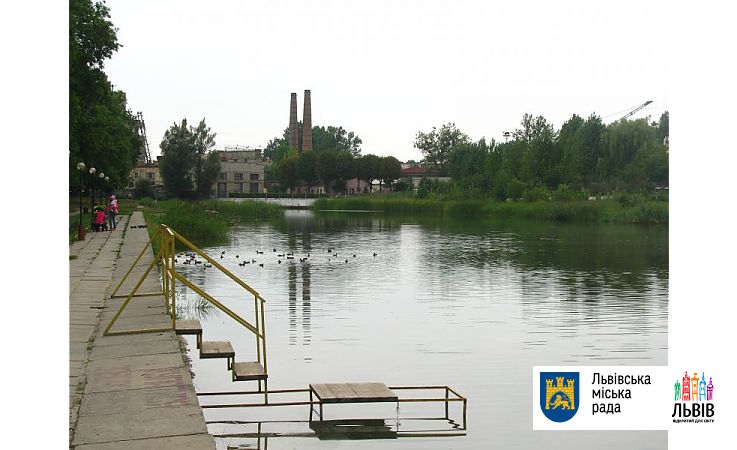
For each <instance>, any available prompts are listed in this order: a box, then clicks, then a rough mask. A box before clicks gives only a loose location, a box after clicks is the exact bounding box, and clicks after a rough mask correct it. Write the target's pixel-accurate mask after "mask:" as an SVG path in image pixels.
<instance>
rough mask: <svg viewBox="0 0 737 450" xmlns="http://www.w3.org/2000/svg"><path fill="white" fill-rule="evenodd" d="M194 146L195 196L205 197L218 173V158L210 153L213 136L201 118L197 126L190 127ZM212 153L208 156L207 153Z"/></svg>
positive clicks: (213, 140)
mask: <svg viewBox="0 0 737 450" xmlns="http://www.w3.org/2000/svg"><path fill="white" fill-rule="evenodd" d="M190 132H191V133H192V134H193V139H194V146H195V184H196V186H197V197H198V198H207V197H209V196H210V194H211V193H212V186H213V184H214V183H215V180H216V178H217V176H218V173H220V159H218V158H217V155H214V154H212V153H210V151H211V150H212V148H213V147H215V136H216V135H217V134H216V133H213V132H212V131H211V130H210V127H208V126H207V124H205V119H204V118H203V119H202V120H201V121H200V123H199V124H198V125H197V128H190ZM208 154H210V155H213V156H212V157H209V155H208Z"/></svg>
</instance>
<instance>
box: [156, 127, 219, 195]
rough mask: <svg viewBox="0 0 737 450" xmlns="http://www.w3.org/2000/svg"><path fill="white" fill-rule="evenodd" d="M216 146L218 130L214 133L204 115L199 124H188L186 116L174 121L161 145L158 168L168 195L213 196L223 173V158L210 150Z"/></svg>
mask: <svg viewBox="0 0 737 450" xmlns="http://www.w3.org/2000/svg"><path fill="white" fill-rule="evenodd" d="M214 146H215V133H211V131H210V128H209V127H208V126H207V125H206V124H205V119H202V120H201V121H200V123H199V125H197V127H193V126H189V125H188V124H187V119H186V118H185V119H182V122H181V123H180V124H177V123H176V122H175V123H174V125H172V126H171V127H170V128H169V129H168V130H167V131H166V132H165V133H164V139H162V141H161V144H160V145H159V147H160V148H161V160H160V162H159V171H160V172H161V177H162V178H163V179H164V186H165V187H166V192H167V195H169V196H171V197H179V198H188V197H192V196H193V195H194V196H196V197H198V198H207V197H209V196H210V194H211V193H212V187H213V185H214V184H215V180H216V179H217V176H218V174H219V173H220V159H219V158H218V156H217V153H215V152H212V151H211V149H212V148H213V147H214ZM195 186H196V190H195Z"/></svg>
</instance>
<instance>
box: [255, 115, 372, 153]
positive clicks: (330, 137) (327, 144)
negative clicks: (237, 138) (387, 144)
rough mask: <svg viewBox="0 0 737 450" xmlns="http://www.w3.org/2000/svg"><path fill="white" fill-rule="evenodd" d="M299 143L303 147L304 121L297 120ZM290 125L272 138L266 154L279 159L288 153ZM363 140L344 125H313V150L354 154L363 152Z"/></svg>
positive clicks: (265, 150)
mask: <svg viewBox="0 0 737 450" xmlns="http://www.w3.org/2000/svg"><path fill="white" fill-rule="evenodd" d="M297 133H298V136H299V137H298V143H297V146H298V147H299V148H300V149H301V148H302V122H297ZM288 143H289V127H287V128H285V129H284V132H283V133H282V136H281V137H275V138H274V139H272V140H270V141H269V143H268V144H267V145H266V148H265V149H264V156H266V157H268V158H271V159H272V160H275V161H278V160H279V159H281V158H282V157H284V156H285V155H286V152H287V150H288V146H289V144H288ZM362 143H363V141H362V140H361V138H360V137H358V135H357V134H356V133H354V132H353V131H347V130H346V129H344V128H343V127H334V126H328V127H327V128H326V127H322V126H314V127H312V151H314V152H317V153H320V152H347V153H350V154H351V155H353V156H358V155H360V154H361V144H362Z"/></svg>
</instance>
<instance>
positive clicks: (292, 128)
mask: <svg viewBox="0 0 737 450" xmlns="http://www.w3.org/2000/svg"><path fill="white" fill-rule="evenodd" d="M298 138H299V131H298V130H297V93H296V92H292V102H291V103H290V105H289V149H290V150H298V149H299V147H298V142H297V139H298Z"/></svg>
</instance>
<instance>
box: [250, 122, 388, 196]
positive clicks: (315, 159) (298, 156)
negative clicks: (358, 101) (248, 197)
mask: <svg viewBox="0 0 737 450" xmlns="http://www.w3.org/2000/svg"><path fill="white" fill-rule="evenodd" d="M297 126H298V135H299V136H300V138H299V142H298V145H297V146H298V147H299V148H301V147H302V122H298V124H297ZM362 143H363V141H362V140H361V138H360V137H359V136H358V135H357V134H356V133H354V132H352V131H348V130H346V129H345V128H343V127H341V126H337V127H336V126H327V127H323V126H314V127H312V150H311V151H307V152H302V153H300V152H299V149H290V148H289V128H288V127H287V128H286V129H285V130H284V133H282V136H281V137H276V138H274V139H272V140H271V141H269V144H268V145H267V146H266V149H264V156H266V157H268V158H271V160H272V166H273V167H272V168H271V171H272V173H273V174H274V177H275V178H276V179H277V180H278V181H279V184H280V185H281V186H282V187H283V188H284V189H285V190H286V189H290V190H293V189H294V188H295V187H296V186H302V185H303V186H306V187H307V190H308V191H309V190H310V189H311V188H312V187H313V186H316V185H317V184H322V185H323V186H325V189H326V190H327V191H328V192H333V193H334V192H343V191H345V189H346V183H347V182H348V180H351V179H353V178H358V180H359V182H360V181H361V180H362V181H366V182H367V183H368V184H369V186H371V184H372V183H373V181H375V180H378V181H379V190H383V188H384V185H388V184H390V183H391V182H393V181H394V180H396V179H398V178H399V177H401V176H402V164H401V163H400V162H399V160H397V159H396V158H394V157H393V156H384V157H381V156H376V155H361V144H362Z"/></svg>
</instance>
